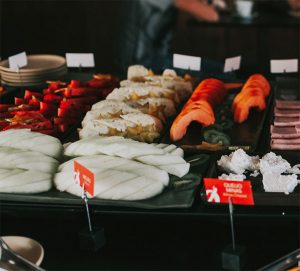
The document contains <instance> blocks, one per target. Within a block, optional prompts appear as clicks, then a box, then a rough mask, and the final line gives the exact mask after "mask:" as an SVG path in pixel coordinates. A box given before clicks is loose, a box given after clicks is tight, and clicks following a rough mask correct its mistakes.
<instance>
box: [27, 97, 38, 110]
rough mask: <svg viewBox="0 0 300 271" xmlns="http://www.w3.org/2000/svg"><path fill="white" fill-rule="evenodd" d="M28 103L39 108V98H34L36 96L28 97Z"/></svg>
mask: <svg viewBox="0 0 300 271" xmlns="http://www.w3.org/2000/svg"><path fill="white" fill-rule="evenodd" d="M28 104H29V105H33V106H35V107H36V108H39V107H40V100H39V99H36V98H34V99H30V100H29V101H28Z"/></svg>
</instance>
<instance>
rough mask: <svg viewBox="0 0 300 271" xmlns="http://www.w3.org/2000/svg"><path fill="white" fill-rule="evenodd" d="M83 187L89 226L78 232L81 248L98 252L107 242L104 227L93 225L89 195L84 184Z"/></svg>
mask: <svg viewBox="0 0 300 271" xmlns="http://www.w3.org/2000/svg"><path fill="white" fill-rule="evenodd" d="M82 189H83V193H82V199H83V200H84V203H85V209H86V213H87V220H88V228H84V229H83V230H81V231H80V232H79V233H78V236H79V243H80V248H81V249H82V250H87V251H92V252H97V251H98V250H100V249H101V248H102V247H104V245H105V243H106V240H105V235H104V228H103V227H100V226H98V227H92V222H91V216H90V210H89V204H88V197H87V194H86V191H85V189H84V184H83V187H82Z"/></svg>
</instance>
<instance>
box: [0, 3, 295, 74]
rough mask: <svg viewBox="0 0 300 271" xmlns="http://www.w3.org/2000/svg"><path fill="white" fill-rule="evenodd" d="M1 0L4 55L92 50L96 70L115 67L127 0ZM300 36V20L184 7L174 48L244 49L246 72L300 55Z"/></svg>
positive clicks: (228, 52) (229, 52) (218, 56)
mask: <svg viewBox="0 0 300 271" xmlns="http://www.w3.org/2000/svg"><path fill="white" fill-rule="evenodd" d="M128 1H131V0H128ZM158 1H159V0H158ZM0 5H1V9H0V12H1V14H0V15H1V24H0V27H1V48H0V49H1V57H2V59H4V58H7V57H8V56H10V55H12V54H15V53H18V52H20V51H24V50H25V51H26V52H27V53H28V54H32V53H53V54H60V55H64V54H65V53H66V52H93V53H94V54H95V58H96V66H97V70H99V71H103V72H114V70H115V63H114V51H113V44H114V42H116V41H117V36H118V35H119V34H120V26H119V23H120V20H119V14H120V8H121V7H122V8H124V7H125V8H126V1H125V0H98V1H97V0H95V1H83V0H79V1H58V0H56V1H55V0H52V1H48V0H35V1H33V0H25V1H22V0H1V3H0ZM140 16H142V14H141V15H140ZM299 37H300V36H299V22H298V24H297V23H295V24H292V25H289V24H282V25H280V24H272V23H270V24H265V25H263V26H262V25H251V24H249V25H248V26H245V25H243V26H241V25H239V24H223V25H222V24H205V23H195V22H193V19H192V18H191V16H190V15H188V14H185V13H183V12H179V14H178V20H177V25H176V31H175V35H174V42H173V51H174V52H177V53H183V54H191V55H196V56H201V57H205V58H209V59H212V60H216V61H220V62H222V61H223V60H224V58H225V57H231V56H236V55H242V56H243V60H244V61H243V70H244V72H245V73H251V72H252V71H259V72H265V73H267V72H268V69H269V63H268V61H269V59H270V58H295V57H298V58H299V55H300V52H299V50H300V49H299V48H300V46H299Z"/></svg>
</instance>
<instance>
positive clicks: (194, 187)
mask: <svg viewBox="0 0 300 271" xmlns="http://www.w3.org/2000/svg"><path fill="white" fill-rule="evenodd" d="M198 156H199V155H198ZM201 156H202V157H203V156H205V157H206V161H205V163H203V164H201V165H198V164H197V163H196V162H192V163H191V169H190V173H188V174H187V175H185V176H183V177H182V178H178V177H176V176H172V175H171V176H170V184H169V186H168V187H167V188H165V190H164V191H163V192H162V193H161V194H159V195H157V196H155V197H153V198H150V199H145V200H139V201H124V200H104V199H95V198H94V199H89V200H88V202H89V205H90V206H112V207H132V208H140V209H170V208H176V209H178V208H190V207H192V205H193V203H194V200H195V196H196V194H197V193H199V189H200V184H201V180H202V176H203V175H204V174H205V172H206V171H207V169H208V166H209V164H210V157H209V156H208V155H205V154H202V155H201ZM195 158H196V157H195V156H194V157H192V159H193V160H194V159H195ZM187 159H189V158H187ZM0 199H1V200H0V202H3V203H4V202H10V204H12V203H16V204H17V203H19V204H20V203H24V204H39V205H41V204H43V205H44V206H45V207H47V206H49V205H53V204H55V205H59V206H61V207H62V208H67V207H68V206H82V205H83V200H82V199H81V198H80V197H76V196H73V195H71V194H68V193H66V192H59V191H57V190H55V189H52V190H50V191H48V192H44V193H38V194H13V193H0Z"/></svg>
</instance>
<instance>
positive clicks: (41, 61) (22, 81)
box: [0, 55, 67, 86]
mask: <svg viewBox="0 0 300 271" xmlns="http://www.w3.org/2000/svg"><path fill="white" fill-rule="evenodd" d="M27 62H28V64H27V66H25V67H22V68H20V69H19V71H16V70H13V69H10V68H9V64H8V60H4V61H1V62H0V74H1V81H2V83H3V84H6V85H10V86H38V85H43V84H45V82H46V81H47V80H58V79H61V78H62V77H63V76H64V75H65V74H66V73H67V66H66V60H65V58H64V57H62V56H57V55H28V56H27Z"/></svg>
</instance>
